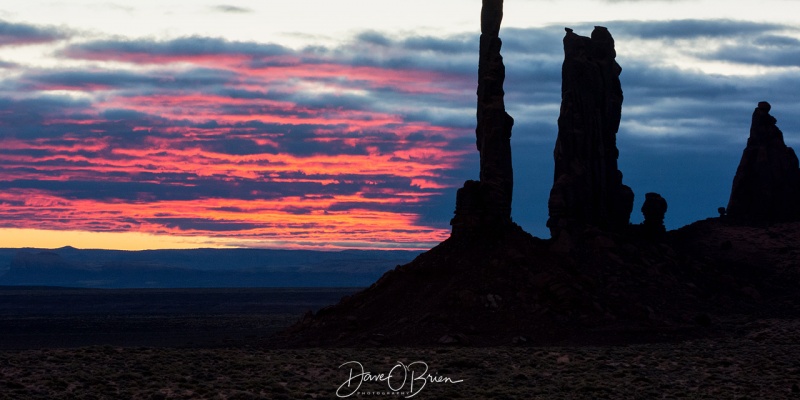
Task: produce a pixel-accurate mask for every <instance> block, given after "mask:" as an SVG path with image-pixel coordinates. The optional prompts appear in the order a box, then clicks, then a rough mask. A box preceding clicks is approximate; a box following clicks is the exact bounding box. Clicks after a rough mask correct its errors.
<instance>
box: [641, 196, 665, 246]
mask: <svg viewBox="0 0 800 400" xmlns="http://www.w3.org/2000/svg"><path fill="white" fill-rule="evenodd" d="M666 213H667V200H665V199H664V198H663V197H661V195H660V194H658V193H652V192H651V193H647V194H645V195H644V204H642V214H643V215H644V222H642V227H643V228H644V232H645V233H646V234H648V235H650V236H653V235H658V234H662V233H664V232H666V231H667V228H666V227H665V226H664V214H666Z"/></svg>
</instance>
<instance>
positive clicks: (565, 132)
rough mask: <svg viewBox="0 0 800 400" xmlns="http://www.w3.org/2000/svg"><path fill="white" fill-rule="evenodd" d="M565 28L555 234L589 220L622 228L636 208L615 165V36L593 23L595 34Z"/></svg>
mask: <svg viewBox="0 0 800 400" xmlns="http://www.w3.org/2000/svg"><path fill="white" fill-rule="evenodd" d="M566 31H567V33H566V36H565V37H564V64H563V65H562V71H561V74H562V86H561V114H560V116H559V118H558V138H557V139H556V146H555V150H554V152H553V155H554V158H555V176H554V179H553V188H552V190H551V191H550V200H549V202H548V207H549V213H550V219H549V220H548V221H547V226H548V227H549V228H550V232H551V234H552V236H553V238H558V237H559V235H560V234H561V233H562V232H564V231H572V230H575V229H580V228H581V227H583V226H587V225H592V226H595V227H598V228H601V229H605V230H612V231H614V230H621V229H623V228H624V227H626V226H627V225H628V224H629V220H630V214H631V211H633V191H632V190H631V189H630V188H629V187H628V186H625V185H623V184H622V172H620V171H619V169H618V167H617V158H618V157H619V151H618V150H617V131H618V130H619V122H620V117H621V114H622V99H623V96H622V86H621V85H620V81H619V75H620V72H621V71H622V68H621V67H620V66H619V64H617V62H616V61H615V57H616V51H615V50H614V39H613V38H612V37H611V34H610V33H609V32H608V30H607V29H606V28H604V27H602V26H597V27H595V29H594V31H593V32H592V36H591V38H588V37H584V36H579V35H577V34H575V33H573V31H572V29H569V28H566Z"/></svg>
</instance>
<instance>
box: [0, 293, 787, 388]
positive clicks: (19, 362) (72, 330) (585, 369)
mask: <svg viewBox="0 0 800 400" xmlns="http://www.w3.org/2000/svg"><path fill="white" fill-rule="evenodd" d="M104 293H106V295H107V294H108V293H109V292H104ZM130 293H131V292H128V294H127V295H126V296H128V297H126V296H123V297H122V298H126V299H128V300H126V301H129V300H130V298H131V297H130V296H131V295H130ZM339 294H340V293H334V294H331V293H328V294H326V295H323V296H321V297H320V296H319V294H313V293H312V294H309V293H306V295H307V296H308V297H311V298H316V299H317V300H315V301H318V302H325V301H329V300H330V299H327V298H326V297H325V296H328V297H330V296H332V295H333V296H336V295H339ZM62 295H63V293H62ZM193 295H196V294H193ZM162 296H165V294H163V293H162ZM34 297H35V296H34ZM223 297H224V296H223ZM223 297H220V304H223V303H224V304H226V306H225V307H221V306H219V305H218V306H216V307H211V308H210V310H213V311H214V312H215V313H216V314H204V313H202V312H200V310H198V309H197V308H195V309H193V312H194V313H193V314H180V313H178V312H177V310H178V308H179V307H177V306H176V307H173V308H171V309H168V310H166V311H165V312H164V313H161V314H158V313H154V314H151V315H150V316H149V318H150V319H149V324H148V323H145V321H146V318H145V316H142V315H139V316H137V315H132V314H130V315H129V314H125V313H126V312H127V311H125V310H129V311H130V310H136V309H138V308H139V307H141V306H142V305H143V304H144V303H146V301H145V300H142V301H141V302H139V303H136V305H135V306H133V305H130V304H133V303H130V302H129V306H128V308H126V307H122V306H120V302H116V303H115V302H114V301H111V302H107V303H105V304H106V307H101V310H100V312H99V313H97V312H95V313H88V314H87V313H83V314H81V315H75V314H64V313H63V312H62V313H61V314H60V316H58V318H56V316H54V315H50V316H43V315H39V316H36V315H32V314H28V316H27V317H24V316H22V315H21V314H13V313H12V312H11V311H10V310H11V309H12V308H13V303H14V302H13V301H9V300H8V299H9V298H8V297H6V298H5V301H4V305H3V306H0V309H2V310H4V311H3V317H2V318H3V325H2V326H3V328H2V332H0V333H1V335H0V337H2V339H3V342H4V343H3V350H2V351H0V398H2V399H127V398H131V399H335V398H339V397H341V398H348V397H349V398H387V397H388V398H406V397H409V396H410V397H411V398H417V399H781V398H787V399H793V398H800V387H798V385H800V321H798V320H795V319H781V318H763V319H761V318H756V317H753V316H736V315H728V316H726V317H724V318H723V317H712V321H711V324H712V326H715V327H717V328H718V329H717V330H716V331H717V334H715V335H712V336H713V337H706V338H699V339H692V340H684V341H670V342H661V343H641V344H629V345H603V346H598V345H571V346H566V345H550V346H536V345H531V344H529V343H519V344H518V345H516V346H504V347H463V346H444V345H441V346H427V347H426V346H423V347H404V348H398V347H361V348H299V349H281V348H273V346H271V345H270V336H271V334H272V333H273V332H276V331H277V330H279V329H281V328H282V327H285V326H287V325H288V324H290V323H291V322H293V321H294V320H295V319H297V318H299V314H298V313H296V312H295V313H285V312H280V310H279V307H276V308H274V309H272V313H270V314H257V313H253V312H244V308H246V307H245V306H244V304H245V303H252V301H251V300H252V299H249V297H248V296H247V295H246V294H245V295H243V294H242V293H241V292H239V293H238V294H237V295H235V296H233V297H231V298H232V299H238V300H229V301H222V300H221V299H222V298H223ZM89 298H91V296H89ZM111 298H112V299H113V297H111ZM139 298H141V297H139ZM150 298H155V299H157V300H163V299H159V297H158V296H155V297H153V296H150ZM40 301H41V299H40ZM178 303H180V301H178ZM295 303H302V304H303V305H304V306H307V305H308V304H310V303H314V302H313V301H312V302H308V301H305V300H302V296H301V297H296V298H295ZM114 304H116V306H114ZM145 305H146V304H145ZM251 306H252V304H251ZM318 306H319V304H316V306H315V307H318ZM39 307H41V305H40V306H39ZM108 307H116V309H117V311H115V312H108V311H109V309H108ZM248 307H249V306H248ZM285 307H286V309H288V310H295V311H296V309H297V304H294V305H286V306H285ZM75 309H81V307H80V306H78V307H76V308H75ZM225 310H227V312H225ZM29 311H30V310H29ZM50 311H51V312H53V309H52V307H51V308H50ZM103 312H106V314H105V319H104V317H103V315H102V314H103ZM26 320H27V321H28V325H25V321H26ZM37 321H38V322H37ZM47 321H49V322H47ZM48 324H49V325H48ZM137 326H138V327H139V328H138V330H137V329H134V328H135V327H137ZM15 327H16V328H15ZM32 327H34V328H32ZM37 327H38V328H37ZM59 327H61V328H60V329H62V331H63V332H61V333H63V335H62V336H63V337H64V338H63V339H62V340H61V341H58V340H54V339H53V337H58V336H59V335H58V333H59V332H58V331H57V329H59ZM23 328H24V329H23ZM14 329H16V330H14ZM37 329H38V331H37ZM25 330H27V331H28V332H31V334H32V335H34V336H37V335H38V339H37V338H32V339H30V340H27V341H26V340H22V336H23V334H24V331H25ZM12 331H13V332H12ZM37 332H38V333H37ZM48 332H49V333H48ZM47 337H50V339H46V338H47ZM159 337H161V339H158V338H159ZM79 338H80V340H79ZM181 338H183V339H182V340H181ZM12 342H16V343H12ZM356 362H357V363H358V364H356ZM414 362H417V363H416V364H413V365H412V363H414ZM423 363H424V364H423ZM403 365H405V366H409V365H412V367H410V368H409V369H408V373H406V370H405V369H404V368H403ZM425 366H427V368H428V369H427V372H428V375H421V374H422V373H423V369H424V368H423V367H425ZM361 372H364V373H368V374H369V375H367V376H369V377H372V378H375V379H378V378H380V376H379V375H380V374H383V375H384V378H385V377H386V375H387V374H390V373H391V374H392V378H391V379H390V380H389V382H387V381H386V380H383V381H373V380H367V381H364V382H363V383H361V385H360V386H358V385H357V383H358V381H359V379H358V376H359V373H361ZM412 373H413V374H414V375H413V376H412V375H411V374H412ZM351 374H352V375H351ZM353 375H354V376H355V379H354V380H353V381H352V385H351V386H347V385H346V381H347V380H348V379H349V378H350V377H351V376H353ZM361 376H364V375H361ZM420 376H423V377H427V378H428V379H427V380H425V379H421V378H420ZM403 377H405V378H407V379H406V382H403V380H402V378H403ZM437 379H438V380H446V379H449V381H445V382H435V381H436V380H437ZM431 380H433V381H431ZM423 381H424V382H425V384H424V385H423V384H422V383H423ZM411 383H414V386H413V387H412V386H411ZM389 384H391V385H392V387H391V388H390V387H389V386H388V385H389ZM337 391H338V392H337ZM337 393H338V396H339V397H337Z"/></svg>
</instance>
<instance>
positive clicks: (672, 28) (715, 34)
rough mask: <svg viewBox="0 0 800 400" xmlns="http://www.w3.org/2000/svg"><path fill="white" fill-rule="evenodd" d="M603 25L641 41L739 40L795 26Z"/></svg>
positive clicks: (736, 22) (730, 23) (685, 22)
mask: <svg viewBox="0 0 800 400" xmlns="http://www.w3.org/2000/svg"><path fill="white" fill-rule="evenodd" d="M604 26H606V27H608V28H609V29H610V30H611V32H612V34H613V35H615V37H617V36H620V37H622V36H633V37H638V38H642V39H698V38H738V37H746V36H752V35H759V34H765V33H770V32H776V31H781V30H785V29H787V28H788V29H792V30H796V28H795V27H791V26H787V25H782V24H777V23H767V22H752V21H740V20H729V19H712V20H701V19H683V20H666V21H609V22H605V23H604Z"/></svg>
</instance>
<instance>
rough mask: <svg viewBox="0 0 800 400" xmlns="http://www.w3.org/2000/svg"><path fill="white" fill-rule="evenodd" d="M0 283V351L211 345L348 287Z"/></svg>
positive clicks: (248, 334) (272, 326)
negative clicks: (120, 286) (115, 286)
mask: <svg viewBox="0 0 800 400" xmlns="http://www.w3.org/2000/svg"><path fill="white" fill-rule="evenodd" d="M356 290H357V289H353V288H313V289H312V288H309V289H304V288H286V289H275V288H268V289H252V288H233V289H231V288H226V289H108V290H107V289H74V288H48V287H13V286H6V287H0V349H34V348H52V347H59V348H64V347H79V346H96V345H111V346H127V347H130V346H148V347H165V346H170V347H215V346H221V345H226V346H229V345H232V344H235V343H240V342H242V341H244V340H248V341H253V340H257V339H262V338H264V337H267V336H269V335H271V334H272V333H274V332H276V331H277V330H278V329H281V328H284V327H286V326H287V325H289V324H290V323H292V322H294V321H295V320H297V318H298V316H299V315H302V314H303V313H304V312H306V311H308V310H318V309H320V308H321V307H324V306H327V305H330V304H333V303H335V302H337V301H339V299H341V298H342V297H343V296H346V295H349V294H351V293H353V292H354V291H356Z"/></svg>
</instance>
